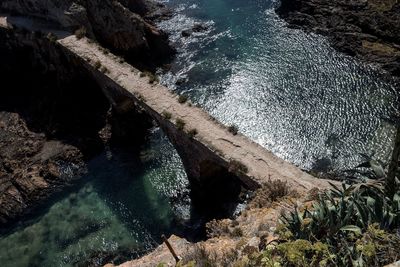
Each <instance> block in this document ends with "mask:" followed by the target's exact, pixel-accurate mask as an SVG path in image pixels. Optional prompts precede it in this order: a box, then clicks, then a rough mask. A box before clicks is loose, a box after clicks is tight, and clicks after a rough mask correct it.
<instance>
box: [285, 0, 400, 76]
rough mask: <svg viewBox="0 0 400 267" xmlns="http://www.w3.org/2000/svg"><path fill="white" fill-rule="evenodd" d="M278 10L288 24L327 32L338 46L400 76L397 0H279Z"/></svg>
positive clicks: (329, 37)
mask: <svg viewBox="0 0 400 267" xmlns="http://www.w3.org/2000/svg"><path fill="white" fill-rule="evenodd" d="M277 13H278V14H279V16H280V17H282V18H283V19H285V21H287V22H288V23H289V25H290V26H291V27H296V28H301V29H303V30H305V31H307V32H314V33H317V34H322V35H324V36H327V37H328V39H329V41H330V43H331V44H332V46H333V47H334V48H336V49H337V50H339V51H341V52H344V53H346V54H348V55H350V56H355V57H356V58H358V59H361V60H363V61H365V62H367V63H373V64H378V65H380V66H381V67H382V68H383V69H384V70H386V71H387V72H388V73H390V74H391V75H392V76H396V77H399V76H400V2H398V1H396V0H383V1H378V0H351V1H348V0H338V1H329V0H282V1H281V6H280V7H279V8H277Z"/></svg>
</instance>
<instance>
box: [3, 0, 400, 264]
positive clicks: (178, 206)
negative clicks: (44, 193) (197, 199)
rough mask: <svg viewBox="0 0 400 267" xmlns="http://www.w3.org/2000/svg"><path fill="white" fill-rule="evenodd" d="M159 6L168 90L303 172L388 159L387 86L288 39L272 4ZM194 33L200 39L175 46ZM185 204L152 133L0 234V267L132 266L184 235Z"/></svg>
mask: <svg viewBox="0 0 400 267" xmlns="http://www.w3.org/2000/svg"><path fill="white" fill-rule="evenodd" d="M164 2H165V3H166V4H167V5H169V6H170V7H172V8H174V9H175V15H174V16H173V17H172V18H171V19H169V20H167V21H163V22H161V23H160V24H159V26H160V27H161V28H163V29H164V30H165V31H167V32H169V33H170V34H171V41H172V42H173V43H174V44H175V45H176V46H177V48H178V55H177V57H176V59H175V60H174V61H173V63H172V65H171V69H170V71H168V72H162V71H160V75H161V78H162V82H163V83H164V84H166V85H168V86H169V87H170V88H171V90H176V91H177V92H179V93H182V94H185V95H187V96H189V97H190V99H191V100H192V101H193V102H194V103H197V104H199V105H201V106H202V107H204V109H206V110H207V111H208V112H209V113H211V114H212V115H213V116H214V117H216V118H217V119H218V120H220V121H221V122H223V123H225V124H227V125H229V124H236V125H237V126H238V127H239V129H240V131H241V132H242V133H243V134H245V135H247V136H248V137H250V138H251V139H253V140H254V141H256V142H258V143H259V144H261V145H262V146H264V147H266V148H268V149H270V150H271V151H273V152H274V153H276V154H277V155H278V156H280V157H282V158H284V159H286V160H288V161H291V162H293V163H295V164H296V165H298V166H300V167H302V168H304V169H314V170H321V171H325V172H327V171H328V172H329V171H340V170H343V169H347V168H351V167H354V166H355V165H357V164H358V163H360V161H362V156H361V154H366V155H370V156H374V157H375V158H378V159H382V160H386V159H387V158H388V155H389V153H390V146H391V142H392V138H393V133H394V129H393V127H392V126H391V124H390V123H388V122H387V121H386V120H385V118H389V117H390V116H391V115H392V114H393V113H394V112H397V108H398V107H397V103H398V96H397V94H396V90H395V87H396V84H395V82H394V81H392V80H390V79H385V78H384V75H383V74H382V73H380V72H379V71H378V70H377V69H376V68H375V67H373V66H367V65H365V64H362V63H359V62H357V61H355V60H354V59H352V58H349V57H347V56H344V55H342V54H340V53H338V52H336V51H335V50H333V49H332V48H331V47H330V46H329V44H328V43H327V41H326V39H325V38H323V37H319V36H316V35H313V34H305V33H304V32H302V31H300V30H295V29H289V28H288V27H287V25H286V24H285V22H284V21H282V20H281V19H279V17H278V16H277V15H276V14H275V12H274V10H273V9H274V7H275V6H276V5H277V2H275V1H270V0H246V1H244V0H213V1H210V0H207V1H206V0H169V1H164ZM198 23H200V24H202V25H205V26H207V30H205V31H202V32H196V33H193V34H192V35H191V36H190V37H187V38H184V37H182V35H181V32H182V31H183V30H187V29H190V28H192V27H193V26H194V25H196V24H198ZM177 81H179V84H180V85H177V84H176V82H177ZM188 192H189V188H188V181H187V178H186V175H185V172H184V170H183V167H182V163H181V160H180V158H179V156H178V155H177V153H176V151H175V150H174V148H173V146H172V145H171V144H170V143H169V142H168V140H167V139H166V137H165V136H164V135H163V134H162V133H161V132H160V131H159V130H158V129H155V130H154V131H153V133H152V134H151V135H150V140H149V142H148V143H146V144H145V145H144V147H143V148H142V152H141V153H140V156H135V153H132V151H131V150H130V149H127V148H110V149H108V150H106V151H105V152H104V153H103V154H101V155H99V156H98V157H96V158H95V159H93V160H92V161H91V162H90V165H89V172H88V175H87V176H85V177H83V178H82V180H81V182H80V183H78V184H77V185H76V186H74V187H73V188H70V189H69V190H68V191H67V192H64V193H62V194H61V193H60V194H59V195H58V196H57V197H56V198H55V199H53V200H52V201H51V203H47V205H46V206H45V207H43V209H42V210H41V212H40V213H38V214H37V215H36V216H33V217H32V218H31V219H29V220H24V221H23V222H21V223H20V224H19V225H18V226H16V227H15V228H14V229H13V230H12V231H8V232H7V233H6V234H3V235H2V236H1V237H0V248H1V249H0V263H1V266H5V267H11V266H12V267H14V266H16V267H19V266H20V267H24V266H74V265H77V264H79V263H82V262H84V261H85V260H86V259H88V258H93V257H94V256H96V255H103V256H104V255H106V254H113V253H114V254H116V255H122V256H124V257H127V258H130V257H135V256H136V255H137V254H138V253H141V252H144V251H148V250H149V249H151V248H153V247H154V246H155V245H156V244H157V243H159V242H160V235H161V234H166V235H168V234H170V233H183V232H187V228H186V227H187V226H189V227H190V225H191V224H189V225H187V224H186V223H187V221H188V219H189V217H190V212H191V210H190V200H189V198H188ZM189 229H190V228H189ZM121 260H123V258H121Z"/></svg>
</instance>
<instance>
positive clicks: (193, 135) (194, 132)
mask: <svg viewBox="0 0 400 267" xmlns="http://www.w3.org/2000/svg"><path fill="white" fill-rule="evenodd" d="M198 133H199V132H198V131H197V129H191V130H189V131H188V135H189V137H190V138H193V137H195V136H196V135H197V134H198Z"/></svg>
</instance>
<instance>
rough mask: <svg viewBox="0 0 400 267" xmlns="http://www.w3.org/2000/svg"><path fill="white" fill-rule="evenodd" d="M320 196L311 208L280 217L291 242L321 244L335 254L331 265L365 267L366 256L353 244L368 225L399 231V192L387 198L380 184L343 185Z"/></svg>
mask: <svg viewBox="0 0 400 267" xmlns="http://www.w3.org/2000/svg"><path fill="white" fill-rule="evenodd" d="M331 186H332V189H331V190H330V191H328V192H325V193H323V194H321V195H320V196H319V198H318V199H317V201H315V203H314V204H313V206H312V208H311V209H305V210H304V211H299V210H298V209H297V208H296V209H295V210H294V211H292V212H290V213H289V214H283V215H282V222H283V224H284V225H285V226H286V228H287V229H288V230H289V231H290V232H291V233H292V238H293V239H304V240H308V241H311V242H313V243H315V242H323V243H326V244H328V245H329V247H330V249H331V250H332V251H334V252H335V253H334V254H335V255H336V256H335V257H334V259H333V258H332V257H331V259H332V262H333V261H334V262H335V264H338V265H339V266H364V263H365V262H366V259H365V257H366V256H365V255H363V253H361V252H360V251H359V250H357V249H356V245H355V241H354V240H356V239H357V238H358V237H360V236H362V235H363V234H364V233H366V232H367V231H368V229H369V228H370V226H371V225H377V226H378V227H379V229H385V230H387V231H388V232H393V230H395V229H399V228H400V192H397V193H396V194H394V196H393V197H392V198H389V197H387V195H386V194H385V188H384V185H383V183H382V182H380V181H373V182H369V183H363V184H358V185H346V184H344V183H343V184H342V187H341V188H339V187H337V186H336V185H334V184H331Z"/></svg>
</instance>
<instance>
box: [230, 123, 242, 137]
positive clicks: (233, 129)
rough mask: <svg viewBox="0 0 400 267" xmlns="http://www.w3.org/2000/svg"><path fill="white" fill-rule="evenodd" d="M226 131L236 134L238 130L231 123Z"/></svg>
mask: <svg viewBox="0 0 400 267" xmlns="http://www.w3.org/2000/svg"><path fill="white" fill-rule="evenodd" d="M228 131H229V132H230V133H231V134H233V135H237V134H238V132H239V129H238V127H237V126H236V125H235V124H232V125H230V126H229V127H228Z"/></svg>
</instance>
